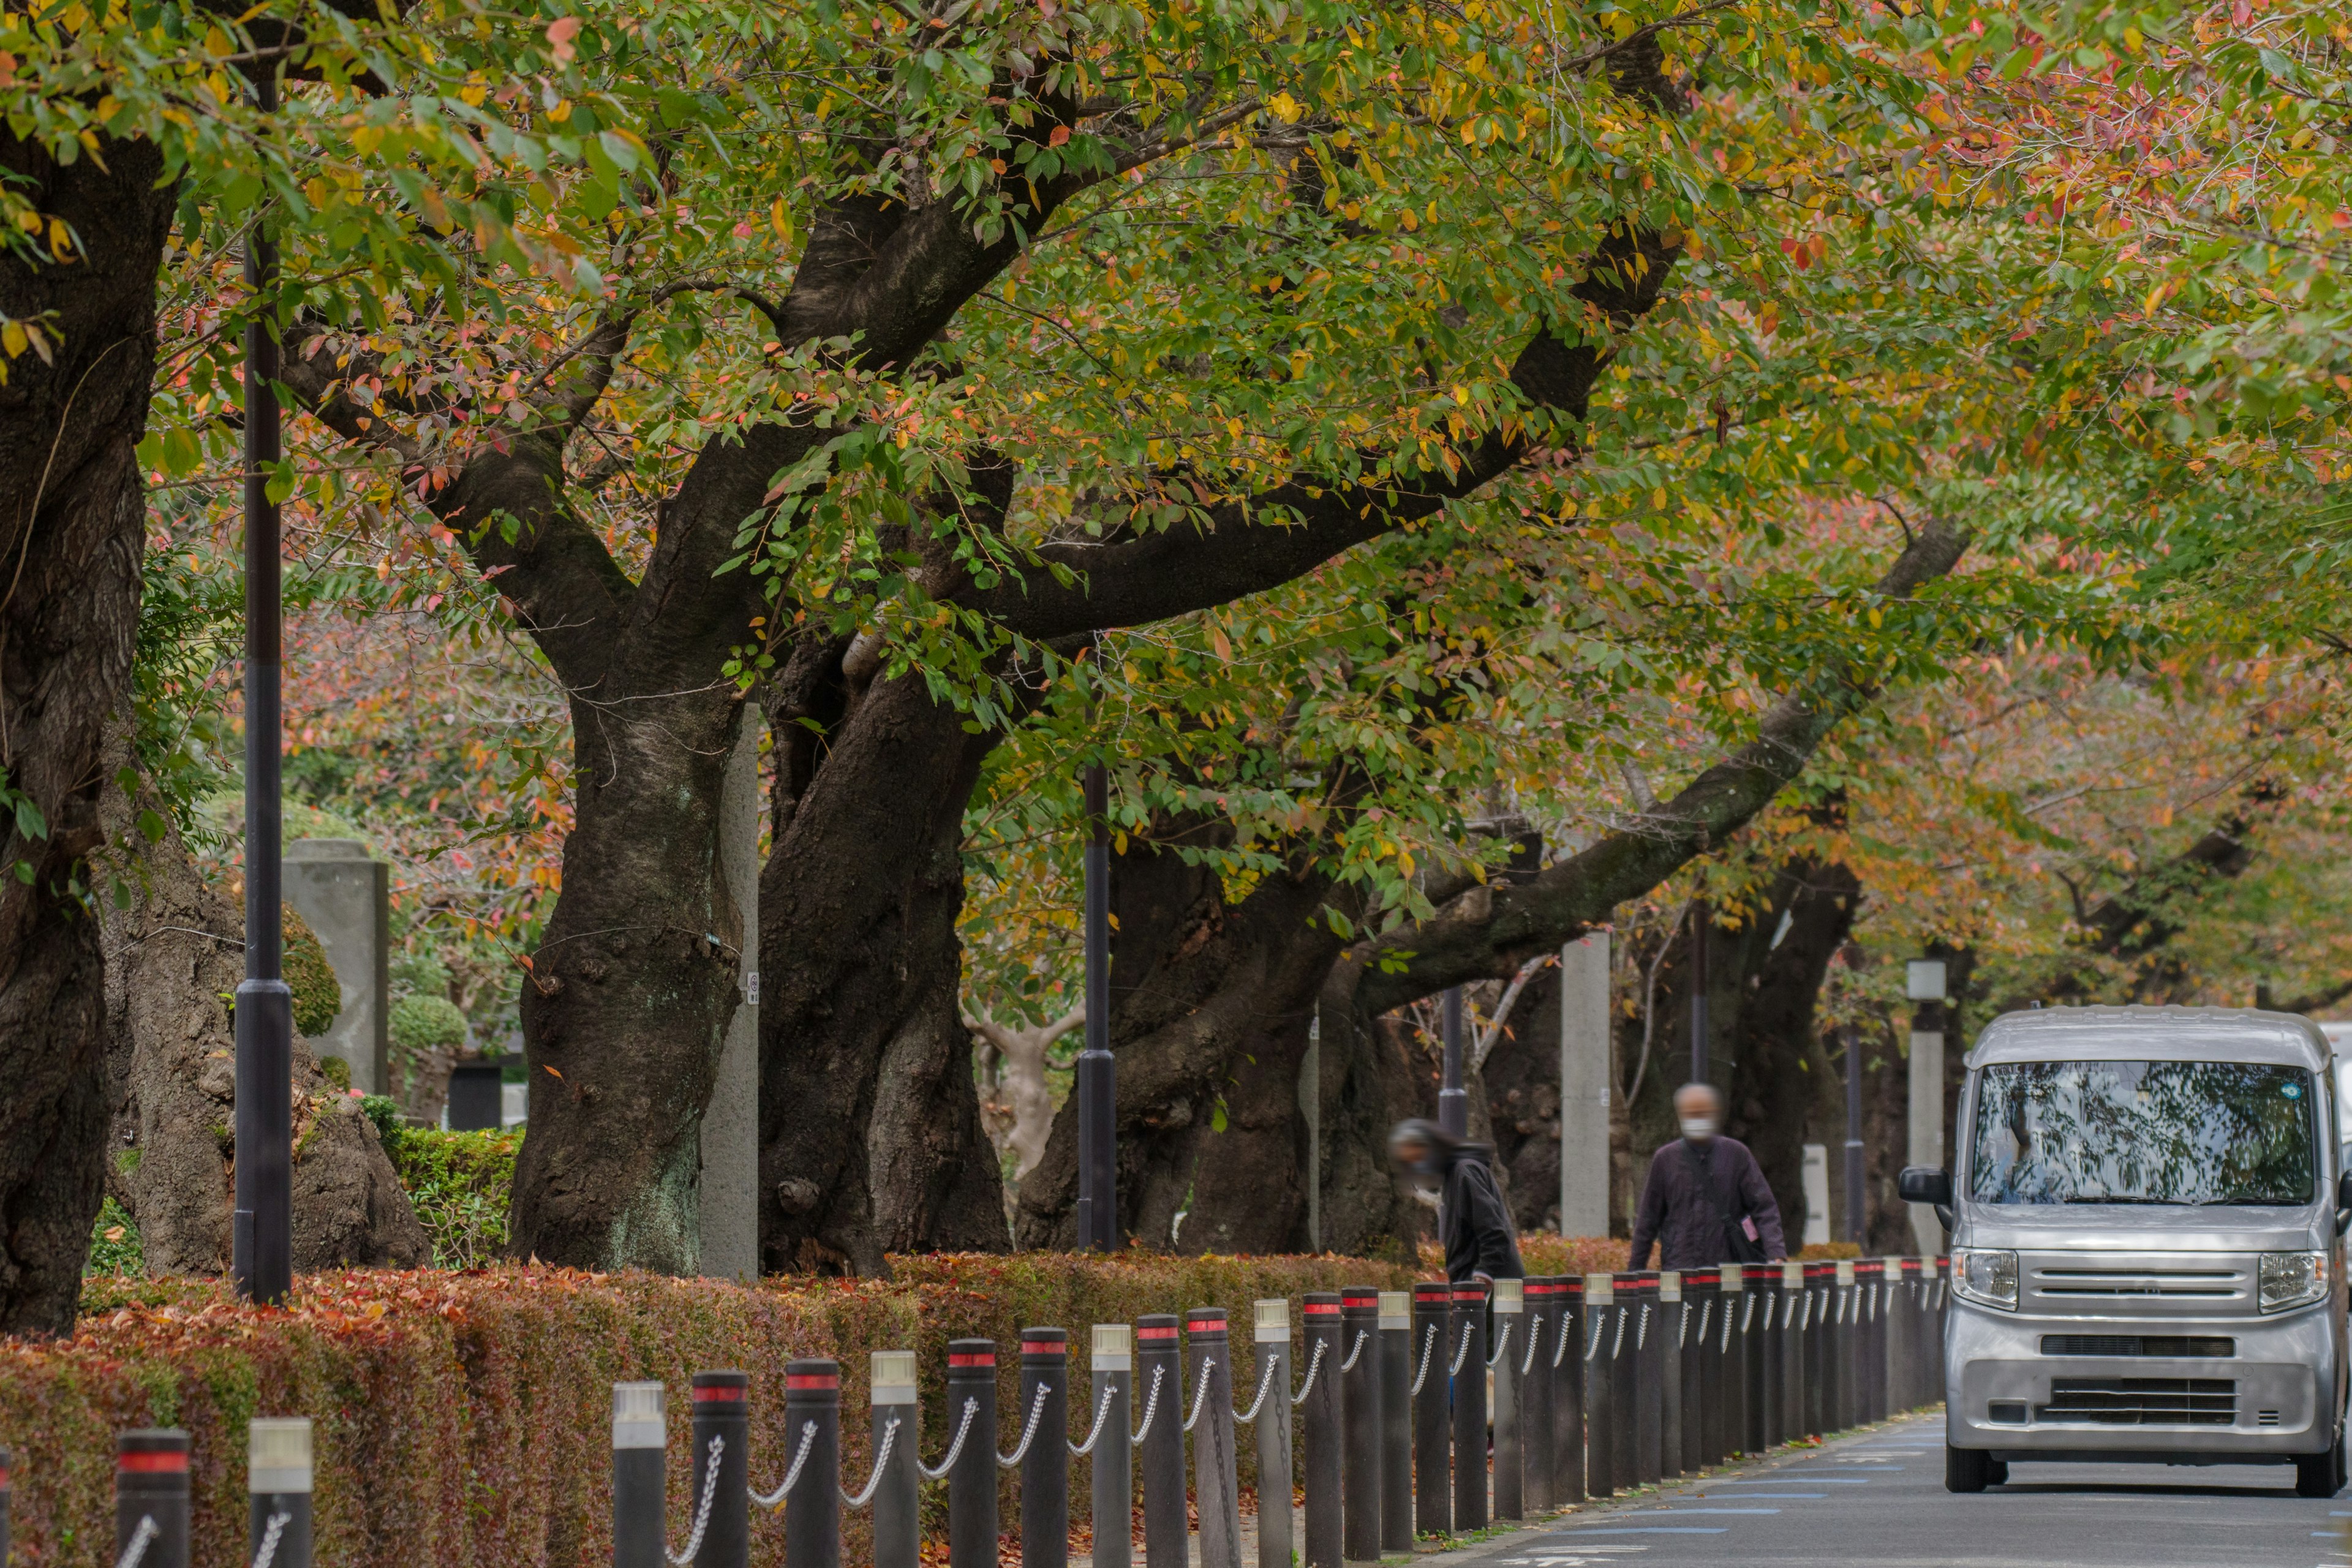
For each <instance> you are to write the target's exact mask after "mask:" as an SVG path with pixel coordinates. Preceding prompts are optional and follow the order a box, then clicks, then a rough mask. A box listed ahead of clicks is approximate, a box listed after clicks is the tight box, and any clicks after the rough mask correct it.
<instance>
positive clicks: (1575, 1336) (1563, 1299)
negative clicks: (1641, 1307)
mask: <svg viewBox="0 0 2352 1568" xmlns="http://www.w3.org/2000/svg"><path fill="white" fill-rule="evenodd" d="M1552 1284H1553V1285H1554V1287H1555V1288H1556V1289H1557V1290H1558V1292H1559V1325H1558V1327H1557V1328H1556V1329H1555V1331H1554V1332H1553V1336H1552V1342H1551V1348H1550V1349H1549V1351H1547V1352H1545V1360H1546V1361H1548V1362H1549V1363H1550V1365H1551V1464H1552V1472H1551V1473H1552V1486H1551V1501H1552V1506H1553V1507H1554V1508H1566V1507H1567V1506H1569V1505H1570V1503H1580V1502H1582V1501H1583V1500H1584V1279H1583V1277H1582V1276H1581V1275H1576V1274H1566V1275H1560V1276H1558V1277H1557V1278H1555V1279H1553V1281H1552Z"/></svg>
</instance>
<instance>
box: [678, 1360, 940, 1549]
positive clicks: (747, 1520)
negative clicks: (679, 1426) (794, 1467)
mask: <svg viewBox="0 0 2352 1568" xmlns="http://www.w3.org/2000/svg"><path fill="white" fill-rule="evenodd" d="M693 1393H694V1456H693V1457H694V1468H693V1472H692V1475H693V1485H692V1486H691V1488H690V1489H688V1492H687V1496H688V1498H690V1499H691V1500H693V1503H694V1509H695V1511H694V1513H693V1514H692V1515H690V1516H689V1517H688V1525H687V1529H688V1532H689V1537H690V1538H693V1536H692V1532H694V1531H695V1529H696V1526H697V1524H699V1526H700V1533H699V1537H698V1539H699V1542H700V1544H699V1546H698V1548H696V1549H695V1550H694V1552H693V1553H692V1555H693V1559H694V1565H695V1568H748V1565H749V1563H751V1373H742V1372H698V1373H695V1374H694V1388H693ZM714 1443H716V1444H717V1446H718V1451H717V1453H716V1455H715V1456H714V1455H713V1453H712V1445H713V1444H714ZM714 1458H715V1463H714ZM706 1495H707V1496H708V1497H709V1513H708V1515H707V1516H706V1515H705V1513H704V1511H703V1510H704V1506H705V1505H704V1502H703V1499H704V1497H705V1496H706ZM982 1568H987V1565H985V1564H983V1565H982Z"/></svg>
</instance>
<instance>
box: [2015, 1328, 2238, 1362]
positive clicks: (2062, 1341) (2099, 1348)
mask: <svg viewBox="0 0 2352 1568" xmlns="http://www.w3.org/2000/svg"><path fill="white" fill-rule="evenodd" d="M2237 1353H2238V1342H2237V1341H2235V1340H2232V1339H2228V1338H2224V1337H2221V1336H2220V1335H2179V1334H2169V1335H2168V1334H2044V1335H2042V1354H2043V1355H2116V1356H2180V1357H2194V1358H2198V1359H2210V1358H2213V1357H2219V1356H2233V1355H2236V1354H2237Z"/></svg>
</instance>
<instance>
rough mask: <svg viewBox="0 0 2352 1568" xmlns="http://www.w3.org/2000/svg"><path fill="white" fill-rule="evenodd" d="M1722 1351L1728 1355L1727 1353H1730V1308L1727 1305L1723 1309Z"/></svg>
mask: <svg viewBox="0 0 2352 1568" xmlns="http://www.w3.org/2000/svg"><path fill="white" fill-rule="evenodd" d="M1722 1353H1724V1354H1725V1355H1729V1354H1730V1353H1731V1309H1730V1308H1728V1307H1726V1308H1725V1309H1724V1310H1723V1352H1722Z"/></svg>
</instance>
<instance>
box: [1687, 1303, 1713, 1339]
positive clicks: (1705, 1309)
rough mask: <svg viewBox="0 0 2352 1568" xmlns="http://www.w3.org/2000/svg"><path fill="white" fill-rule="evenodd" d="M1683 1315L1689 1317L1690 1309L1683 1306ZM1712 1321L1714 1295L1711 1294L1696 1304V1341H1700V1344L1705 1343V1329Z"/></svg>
mask: <svg viewBox="0 0 2352 1568" xmlns="http://www.w3.org/2000/svg"><path fill="white" fill-rule="evenodd" d="M1683 1316H1684V1317H1685V1318H1687V1317H1689V1316H1690V1309H1689V1308H1688V1307H1685V1308H1684V1309H1683ZM1714 1322H1715V1298H1714V1297H1712V1296H1709V1297H1708V1298H1707V1299H1706V1300H1704V1301H1701V1302H1700V1303H1699V1304H1698V1342H1699V1343H1701V1344H1705V1343H1706V1331H1707V1329H1708V1328H1709V1327H1710V1326H1712V1325H1713V1324H1714Z"/></svg>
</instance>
